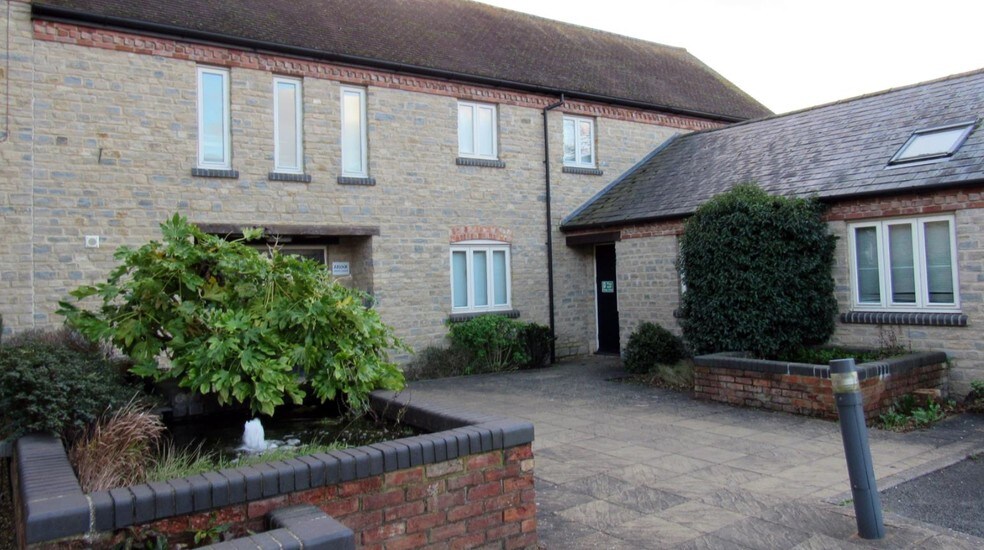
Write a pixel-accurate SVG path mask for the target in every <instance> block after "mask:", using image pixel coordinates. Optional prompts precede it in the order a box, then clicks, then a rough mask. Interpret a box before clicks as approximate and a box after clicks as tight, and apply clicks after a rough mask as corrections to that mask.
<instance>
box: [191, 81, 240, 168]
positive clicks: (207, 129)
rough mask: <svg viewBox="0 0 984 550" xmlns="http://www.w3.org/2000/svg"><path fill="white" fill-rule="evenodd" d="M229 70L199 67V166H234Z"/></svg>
mask: <svg viewBox="0 0 984 550" xmlns="http://www.w3.org/2000/svg"><path fill="white" fill-rule="evenodd" d="M229 117H230V115H229V71H228V70H226V69H214V68H209V67H199V68H198V167H199V168H216V169H224V170H228V169H230V168H232V136H231V133H230V128H231V124H230V118H229Z"/></svg>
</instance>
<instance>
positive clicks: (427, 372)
mask: <svg viewBox="0 0 984 550" xmlns="http://www.w3.org/2000/svg"><path fill="white" fill-rule="evenodd" d="M473 359H474V355H473V354H472V353H471V352H470V351H468V350H466V349H464V348H461V347H457V346H451V347H449V348H442V347H437V346H428V347H426V348H424V349H422V350H420V351H419V352H417V353H416V354H415V355H414V356H413V359H411V360H410V362H409V363H407V364H406V365H405V366H404V367H403V374H404V376H405V377H406V379H407V380H408V381H413V380H431V379H434V378H448V377H451V376H462V375H465V374H468V367H469V365H471V363H472V360H473Z"/></svg>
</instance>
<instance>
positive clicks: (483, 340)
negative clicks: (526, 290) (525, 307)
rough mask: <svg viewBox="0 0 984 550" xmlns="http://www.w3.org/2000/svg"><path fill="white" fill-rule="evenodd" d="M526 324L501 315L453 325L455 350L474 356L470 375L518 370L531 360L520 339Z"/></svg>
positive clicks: (468, 371)
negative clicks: (468, 352)
mask: <svg viewBox="0 0 984 550" xmlns="http://www.w3.org/2000/svg"><path fill="white" fill-rule="evenodd" d="M522 328H523V323H521V322H519V321H516V320H513V319H509V318H506V317H503V316H501V315H480V316H478V317H475V318H473V319H469V320H467V321H464V322H461V323H453V324H451V330H450V333H449V335H448V336H449V338H450V339H451V346H452V347H459V348H464V349H467V350H469V351H471V352H472V353H473V354H474V359H473V360H472V362H471V363H470V364H469V366H468V369H467V372H466V374H474V373H475V372H478V371H481V372H499V371H504V370H515V369H517V368H519V365H521V364H523V363H525V362H526V361H527V360H528V358H527V356H526V352H525V350H524V349H523V344H522V342H521V341H520V339H519V335H520V331H521V330H522Z"/></svg>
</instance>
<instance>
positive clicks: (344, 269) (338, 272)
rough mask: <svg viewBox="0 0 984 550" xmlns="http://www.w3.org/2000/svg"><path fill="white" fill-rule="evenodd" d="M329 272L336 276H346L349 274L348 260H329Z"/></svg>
mask: <svg viewBox="0 0 984 550" xmlns="http://www.w3.org/2000/svg"><path fill="white" fill-rule="evenodd" d="M331 274H332V275H334V276H336V277H346V276H348V275H349V263H348V262H331Z"/></svg>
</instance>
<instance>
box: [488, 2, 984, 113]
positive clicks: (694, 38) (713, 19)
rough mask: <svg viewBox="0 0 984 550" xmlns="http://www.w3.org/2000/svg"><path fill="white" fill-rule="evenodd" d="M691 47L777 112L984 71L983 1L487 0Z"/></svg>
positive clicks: (603, 28) (540, 14)
mask: <svg viewBox="0 0 984 550" xmlns="http://www.w3.org/2000/svg"><path fill="white" fill-rule="evenodd" d="M482 1H483V2H485V3H488V4H494V5H497V6H502V7H505V8H509V9H513V10H517V11H523V12H526V13H532V14H534V15H539V16H543V17H548V18H550V19H557V20H560V21H566V22H569V23H575V24H578V25H584V26H587V27H593V28H596V29H601V30H606V31H610V32H615V33H618V34H623V35H626V36H633V37H636V38H641V39H644V40H649V41H651V42H659V43H662V44H667V45H671V46H680V47H683V48H686V49H687V50H688V51H689V52H690V53H692V54H693V55H695V56H697V57H698V58H699V59H700V60H701V61H703V62H704V63H706V64H707V65H709V66H710V67H711V68H713V69H714V70H716V71H717V72H719V73H720V74H722V75H723V76H724V77H725V78H727V79H728V80H730V81H731V82H733V83H735V84H736V85H737V86H738V87H739V88H741V89H743V90H745V91H746V92H747V93H749V94H750V95H751V96H752V97H754V98H755V99H757V100H759V101H760V102H762V103H763V104H765V106H766V107H769V108H770V109H772V110H773V111H775V112H777V113H783V112H787V111H791V110H796V109H800V108H803V107H810V106H813V105H819V104H822V103H828V102H831V101H836V100H839V99H846V98H848V97H854V96H857V95H861V94H866V93H870V92H876V91H880V90H884V89H887V88H892V87H896V86H904V85H907V84H914V83H916V82H922V81H925V80H932V79H935V78H939V77H943V76H947V75H951V74H955V73H960V72H965V71H969V70H974V69H979V68H984V0H922V1H912V0H895V1H889V0H823V1H816V0H813V1H810V0H670V1H667V0H594V1H588V0H482Z"/></svg>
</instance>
